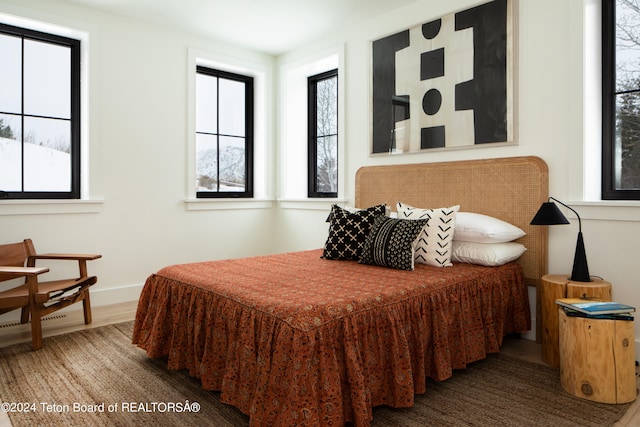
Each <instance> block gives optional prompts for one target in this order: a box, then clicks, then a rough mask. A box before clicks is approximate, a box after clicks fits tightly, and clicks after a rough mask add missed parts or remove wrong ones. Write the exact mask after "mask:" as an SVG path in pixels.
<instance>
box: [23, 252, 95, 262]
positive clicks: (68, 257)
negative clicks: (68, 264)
mask: <svg viewBox="0 0 640 427" xmlns="http://www.w3.org/2000/svg"><path fill="white" fill-rule="evenodd" d="M29 258H33V259H58V260H72V261H73V260H75V261H82V260H84V261H91V260H94V259H98V258H102V255H99V254H57V253H50V254H38V255H32V256H30V257H29Z"/></svg>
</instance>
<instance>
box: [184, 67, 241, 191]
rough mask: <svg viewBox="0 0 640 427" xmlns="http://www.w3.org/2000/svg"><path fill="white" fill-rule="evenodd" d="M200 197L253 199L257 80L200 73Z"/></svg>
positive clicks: (217, 72) (214, 72) (199, 69)
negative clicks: (255, 85) (254, 108)
mask: <svg viewBox="0 0 640 427" xmlns="http://www.w3.org/2000/svg"><path fill="white" fill-rule="evenodd" d="M195 154H196V169H195V170H196V189H197V190H196V197H198V198H213V197H253V182H252V179H253V178H252V171H253V78H252V77H249V76H243V75H240V74H234V73H230V72H226V71H220V70H214V69H212V68H207V67H203V66H198V67H197V68H196V147H195Z"/></svg>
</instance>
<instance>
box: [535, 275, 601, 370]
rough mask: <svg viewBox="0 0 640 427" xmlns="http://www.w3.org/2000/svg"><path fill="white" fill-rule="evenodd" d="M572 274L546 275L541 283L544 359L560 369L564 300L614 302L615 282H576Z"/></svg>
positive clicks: (594, 280)
mask: <svg viewBox="0 0 640 427" xmlns="http://www.w3.org/2000/svg"><path fill="white" fill-rule="evenodd" d="M569 276H570V275H569V274H546V275H544V276H542V280H541V281H540V316H541V317H542V319H541V320H540V326H541V327H542V334H541V338H542V360H543V361H544V362H545V363H546V364H548V365H550V366H553V367H554V368H557V367H559V366H560V356H559V352H558V305H557V304H556V300H557V299H560V298H595V299H599V300H602V301H611V283H609V282H607V281H606V280H602V279H593V281H592V282H573V281H571V280H569Z"/></svg>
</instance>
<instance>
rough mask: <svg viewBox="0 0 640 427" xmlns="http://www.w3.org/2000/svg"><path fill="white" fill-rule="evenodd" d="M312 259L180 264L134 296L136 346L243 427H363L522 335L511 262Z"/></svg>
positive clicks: (520, 295) (518, 281)
mask: <svg viewBox="0 0 640 427" xmlns="http://www.w3.org/2000/svg"><path fill="white" fill-rule="evenodd" d="M321 254H322V251H321V250H313V251H303V252H295V253H288V254H281V255H271V256H262V257H254V258H246V259H236V260H225V261H211V262H201V263H193V264H181V265H174V266H169V267H166V268H163V269H161V270H160V271H159V272H158V273H156V274H153V275H151V276H150V277H149V278H148V279H147V282H146V284H145V286H144V289H143V291H142V295H141V297H140V301H139V303H138V310H137V314H136V321H135V326H134V333H133V343H134V344H137V345H138V346H140V347H141V348H143V349H145V350H146V352H147V354H148V356H149V357H161V356H166V357H167V358H168V362H167V364H168V368H169V369H175V370H178V369H188V370H189V373H190V375H192V376H194V377H198V378H200V380H201V382H202V387H203V388H204V389H208V390H220V391H221V395H220V396H221V399H222V401H223V402H225V403H228V404H231V405H233V406H235V407H237V408H239V409H240V410H241V411H242V412H244V413H246V414H248V415H249V416H250V420H251V425H252V426H258V425H260V426H261V425H273V426H294V425H309V426H318V425H343V424H344V423H345V422H347V421H351V422H353V423H354V424H355V425H357V426H366V425H369V423H370V420H371V419H372V407H374V406H377V405H389V406H392V407H409V406H412V404H413V399H414V394H415V393H424V392H425V389H426V377H430V378H433V379H435V380H444V379H446V378H449V377H450V376H451V375H452V370H453V369H458V368H464V367H465V366H466V364H467V363H470V362H473V361H476V360H479V359H483V358H484V357H485V356H486V354H487V353H491V352H497V351H499V347H500V345H501V343H502V338H503V336H504V335H506V334H508V333H512V332H523V331H526V330H528V329H529V328H530V315H529V304H528V297H527V289H526V286H525V284H524V279H523V276H522V271H521V268H520V267H519V266H518V265H516V264H507V265H504V266H502V267H480V266H475V265H469V264H455V265H454V266H453V267H449V268H435V267H429V266H425V265H422V264H420V265H416V269H415V270H414V271H400V270H393V269H388V268H382V267H374V266H368V265H361V264H358V263H356V262H355V261H328V260H324V259H321V258H320V255H321Z"/></svg>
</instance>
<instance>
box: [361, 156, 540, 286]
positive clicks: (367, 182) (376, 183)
mask: <svg viewBox="0 0 640 427" xmlns="http://www.w3.org/2000/svg"><path fill="white" fill-rule="evenodd" d="M548 195H549V173H548V168H547V164H546V163H545V162H544V160H542V159H540V158H539V157H532V156H528V157H510V158H501V159H487V160H466V161H459V162H442V163H420V164H408V165H389V166H365V167H362V168H360V169H359V170H358V172H357V173H356V195H355V196H356V199H355V205H356V207H359V208H364V207H368V206H373V205H377V204H380V203H386V204H387V205H388V206H391V207H393V209H395V204H396V202H398V201H400V202H405V203H407V204H410V205H412V206H416V207H422V208H439V207H445V206H453V205H460V210H461V211H466V212H477V213H481V214H485V215H491V216H493V217H495V218H499V219H501V220H503V221H507V222H509V223H511V224H513V225H516V226H518V227H520V228H521V229H523V230H524V231H525V232H526V233H527V235H526V236H524V237H522V238H520V239H518V240H517V241H518V242H520V243H522V244H523V245H524V246H526V248H527V251H526V252H525V253H524V255H523V256H522V257H521V258H520V260H519V261H518V262H519V263H520V264H521V265H522V268H523V270H524V275H525V278H526V279H527V284H528V285H530V286H537V285H538V283H539V281H540V278H541V277H542V276H543V275H544V274H546V273H547V227H541V226H535V225H530V224H529V222H530V221H531V219H532V218H533V216H534V215H535V213H536V211H537V210H538V208H539V207H540V205H541V204H542V202H546V201H547V199H548Z"/></svg>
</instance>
